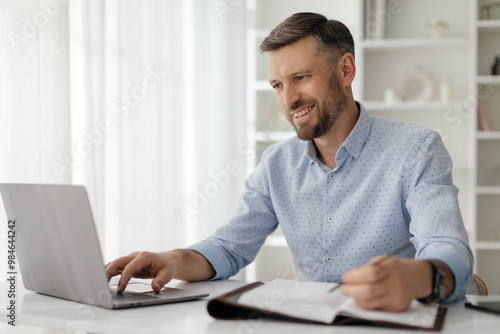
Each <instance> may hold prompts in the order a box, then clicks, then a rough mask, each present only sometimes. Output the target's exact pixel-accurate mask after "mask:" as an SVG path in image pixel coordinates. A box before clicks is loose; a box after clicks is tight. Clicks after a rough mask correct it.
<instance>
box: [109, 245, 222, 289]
mask: <svg viewBox="0 0 500 334" xmlns="http://www.w3.org/2000/svg"><path fill="white" fill-rule="evenodd" d="M106 273H107V275H108V280H110V279H111V277H113V276H116V275H120V274H121V277H120V280H119V282H118V290H117V291H118V292H122V291H123V290H125V287H126V286H127V284H128V282H129V281H130V279H131V278H132V277H136V278H153V281H152V282H151V287H152V288H153V290H154V291H155V292H160V290H161V289H162V288H163V286H164V285H165V284H167V283H168V282H170V281H171V280H172V279H173V278H177V279H181V280H186V281H202V280H206V279H209V278H211V277H213V276H214V275H215V270H214V269H213V267H212V265H211V264H210V262H208V261H207V259H205V257H204V256H203V255H201V254H200V253H198V252H196V251H194V250H190V249H176V250H173V251H169V252H162V253H151V252H134V253H131V254H129V255H126V256H122V257H120V258H118V259H116V260H114V261H113V262H110V263H108V264H107V265H106Z"/></svg>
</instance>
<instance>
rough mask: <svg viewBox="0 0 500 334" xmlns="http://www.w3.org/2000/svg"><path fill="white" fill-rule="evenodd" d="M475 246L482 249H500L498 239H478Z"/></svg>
mask: <svg viewBox="0 0 500 334" xmlns="http://www.w3.org/2000/svg"><path fill="white" fill-rule="evenodd" d="M476 248H477V249H482V250H500V241H478V242H476Z"/></svg>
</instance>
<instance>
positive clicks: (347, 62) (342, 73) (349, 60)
mask: <svg viewBox="0 0 500 334" xmlns="http://www.w3.org/2000/svg"><path fill="white" fill-rule="evenodd" d="M337 69H338V73H339V79H340V83H341V85H342V86H344V87H347V86H350V85H351V83H352V81H353V80H354V77H355V76H356V64H355V63H354V56H353V55H352V54H351V53H346V54H345V55H343V56H342V58H340V61H339V64H338V67H337Z"/></svg>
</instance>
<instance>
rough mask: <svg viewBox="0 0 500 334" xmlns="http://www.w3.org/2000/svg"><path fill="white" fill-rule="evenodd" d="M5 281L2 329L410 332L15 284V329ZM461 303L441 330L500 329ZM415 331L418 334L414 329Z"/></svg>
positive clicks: (213, 286)
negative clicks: (89, 301)
mask: <svg viewBox="0 0 500 334" xmlns="http://www.w3.org/2000/svg"><path fill="white" fill-rule="evenodd" d="M243 284H245V282H243V281H235V280H227V281H216V282H200V283H185V282H179V281H176V282H172V283H170V284H169V286H172V287H175V286H178V287H182V288H185V289H193V290H201V291H206V292H209V293H210V297H208V298H213V297H214V296H216V295H220V294H222V293H224V292H226V291H229V290H232V289H235V288H237V287H239V286H241V285H243ZM6 287H7V284H6V282H2V283H0V293H1V295H0V317H1V319H0V333H23V334H49V333H50V334H55V333H68V334H69V333H78V334H83V333H113V334H114V333H134V334H136V333H148V334H149V333H176V334H182V333H214V334H215V333H216V334H225V333H228V334H229V333H238V334H258V333H273V334H274V333H287V334H289V333H292V334H293V333H310V334H315V333H351V334H352V333H356V334H358V333H391V332H393V333H401V334H402V333H412V332H414V331H403V330H399V329H387V328H373V327H358V326H355V327H352V326H351V327H336V326H322V325H306V324H299V323H292V322H285V321H276V320H269V319H266V320H253V321H246V320H215V319H213V318H212V317H210V316H209V315H208V313H207V311H206V303H207V300H206V299H205V300H203V299H202V300H198V301H193V302H184V303H176V304H168V305H160V306H150V307H141V308H133V309H125V310H106V309H102V308H99V307H92V306H89V305H85V304H79V303H74V302H70V301H66V300H61V299H57V298H52V297H47V296H43V295H40V294H36V293H33V292H30V291H26V290H25V289H24V288H23V287H22V286H18V287H17V293H18V298H17V314H16V325H17V326H16V327H15V328H13V327H12V326H9V325H7V324H6V322H7V321H8V318H7V316H6V312H7V310H6V307H7V306H8V302H9V299H8V298H7V291H6ZM468 298H469V299H470V300H476V299H488V300H500V296H496V297H477V296H469V297H468ZM463 304H464V302H459V303H456V304H453V305H450V306H448V308H449V310H448V314H447V316H446V320H445V324H444V328H443V333H453V334H457V333H464V334H471V333H478V334H484V333H499V332H500V316H496V315H492V314H488V313H483V312H478V311H473V310H469V309H466V308H465V307H464V306H463ZM415 333H418V331H416V332H415Z"/></svg>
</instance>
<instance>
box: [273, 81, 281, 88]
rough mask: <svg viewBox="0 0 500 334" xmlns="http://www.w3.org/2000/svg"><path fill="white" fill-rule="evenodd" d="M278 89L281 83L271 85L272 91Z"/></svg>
mask: <svg viewBox="0 0 500 334" xmlns="http://www.w3.org/2000/svg"><path fill="white" fill-rule="evenodd" d="M280 87H281V82H280V83H277V84H274V85H273V89H278V88H280Z"/></svg>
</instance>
